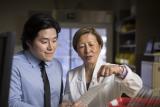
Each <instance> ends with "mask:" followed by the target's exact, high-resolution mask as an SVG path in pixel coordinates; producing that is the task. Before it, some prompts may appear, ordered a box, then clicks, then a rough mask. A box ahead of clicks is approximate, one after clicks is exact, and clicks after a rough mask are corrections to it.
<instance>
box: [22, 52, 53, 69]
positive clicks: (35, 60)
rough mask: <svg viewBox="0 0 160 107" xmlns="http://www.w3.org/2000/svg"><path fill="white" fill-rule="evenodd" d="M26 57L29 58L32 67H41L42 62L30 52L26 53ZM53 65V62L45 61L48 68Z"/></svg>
mask: <svg viewBox="0 0 160 107" xmlns="http://www.w3.org/2000/svg"><path fill="white" fill-rule="evenodd" d="M24 54H25V56H26V57H27V60H28V62H29V63H30V64H31V65H32V67H36V66H39V63H40V62H41V60H39V59H38V58H36V57H35V56H34V55H33V54H32V53H31V52H30V51H28V50H27V51H24ZM51 64H52V63H51V61H45V65H46V66H50V65H51Z"/></svg>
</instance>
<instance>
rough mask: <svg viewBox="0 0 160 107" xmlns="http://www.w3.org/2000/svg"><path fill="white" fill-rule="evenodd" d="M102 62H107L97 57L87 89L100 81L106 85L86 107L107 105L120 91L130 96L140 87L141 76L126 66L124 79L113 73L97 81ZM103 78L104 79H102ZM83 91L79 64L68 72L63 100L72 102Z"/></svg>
mask: <svg viewBox="0 0 160 107" xmlns="http://www.w3.org/2000/svg"><path fill="white" fill-rule="evenodd" d="M103 64H109V63H105V62H103V61H102V60H101V58H99V59H98V61H97V63H96V66H95V69H94V72H93V75H92V80H91V83H90V86H89V89H90V88H92V87H94V86H96V85H99V84H101V83H102V82H105V83H106V85H105V87H104V88H103V89H102V90H101V92H98V95H97V96H96V97H95V98H94V99H93V101H92V102H91V103H90V104H89V105H88V107H107V104H108V103H109V101H111V100H113V99H115V98H117V97H120V96H121V95H122V93H125V94H127V95H128V96H130V97H134V96H135V95H136V94H137V93H138V92H139V90H140V89H141V88H142V80H141V78H140V77H139V76H138V75H137V74H135V73H134V72H132V71H131V69H130V68H129V67H127V66H126V69H127V71H128V73H127V76H126V77H125V79H123V80H122V79H120V78H118V77H117V76H115V75H111V76H108V77H105V78H104V77H103V78H101V79H100V81H99V82H98V81H97V72H98V70H99V68H100V66H101V65H103ZM104 79H105V81H103V80H104ZM89 89H88V90H89ZM85 92H87V88H86V79H85V68H84V65H81V66H79V67H77V68H75V69H73V70H71V71H69V72H68V74H67V81H66V86H65V91H64V97H63V100H64V101H72V102H74V101H77V100H78V99H79V98H80V97H81V96H82V95H83V94H84V93H85Z"/></svg>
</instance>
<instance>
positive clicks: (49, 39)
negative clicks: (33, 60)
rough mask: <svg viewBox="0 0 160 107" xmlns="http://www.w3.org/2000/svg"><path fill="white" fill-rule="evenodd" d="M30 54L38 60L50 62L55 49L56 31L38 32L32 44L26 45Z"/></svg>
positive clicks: (50, 29) (44, 30) (49, 29)
mask: <svg viewBox="0 0 160 107" xmlns="http://www.w3.org/2000/svg"><path fill="white" fill-rule="evenodd" d="M28 46H29V50H30V52H31V53H32V54H33V55H34V56H35V57H37V58H38V59H40V60H43V61H51V60H52V59H53V56H54V53H55V49H56V47H57V33H56V29H54V28H48V29H43V30H40V31H39V32H38V36H37V37H36V38H35V40H34V41H33V42H31V43H30V42H29V43H28Z"/></svg>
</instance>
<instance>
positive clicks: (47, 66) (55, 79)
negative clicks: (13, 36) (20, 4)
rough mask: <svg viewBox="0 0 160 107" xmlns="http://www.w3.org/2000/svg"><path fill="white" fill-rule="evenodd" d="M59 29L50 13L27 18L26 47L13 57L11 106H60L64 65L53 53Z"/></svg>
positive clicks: (24, 32) (24, 37)
mask: <svg viewBox="0 0 160 107" xmlns="http://www.w3.org/2000/svg"><path fill="white" fill-rule="evenodd" d="M60 29H61V28H60V26H59V24H58V23H57V21H56V20H55V19H54V18H53V17H52V16H51V15H48V14H43V13H38V14H34V15H32V16H31V17H30V18H29V19H28V20H27V21H26V23H25V25H24V29H23V34H22V46H23V50H22V51H20V52H18V53H17V54H16V55H15V56H14V58H13V66H12V75H11V83H10V95H9V107H58V106H59V102H60V99H61V97H60V96H61V89H62V86H63V85H62V66H61V64H60V63H59V62H58V60H56V59H55V58H54V53H55V50H56V47H57V38H58V33H59V32H60ZM44 77H45V78H44Z"/></svg>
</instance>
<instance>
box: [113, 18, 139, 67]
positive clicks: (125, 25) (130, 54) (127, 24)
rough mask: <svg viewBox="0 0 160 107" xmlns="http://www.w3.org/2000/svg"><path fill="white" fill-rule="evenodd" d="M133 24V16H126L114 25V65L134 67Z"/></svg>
mask: <svg viewBox="0 0 160 107" xmlns="http://www.w3.org/2000/svg"><path fill="white" fill-rule="evenodd" d="M135 23H136V20H135V16H128V17H125V18H123V19H122V20H119V21H118V23H117V25H116V34H117V35H116V55H115V62H116V63H119V64H128V65H132V66H135V50H136V35H135V32H136V28H135Z"/></svg>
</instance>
